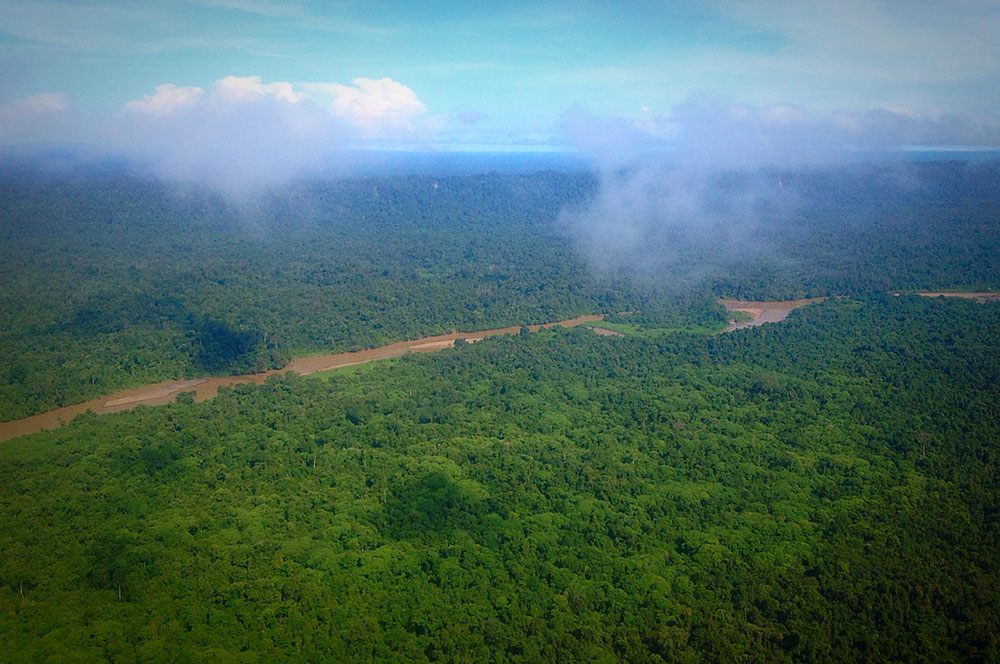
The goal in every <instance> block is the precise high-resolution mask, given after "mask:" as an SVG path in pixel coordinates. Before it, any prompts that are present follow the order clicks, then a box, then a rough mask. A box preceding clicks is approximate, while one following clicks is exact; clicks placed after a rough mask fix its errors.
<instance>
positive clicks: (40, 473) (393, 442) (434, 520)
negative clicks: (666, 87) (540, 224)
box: [0, 295, 1000, 663]
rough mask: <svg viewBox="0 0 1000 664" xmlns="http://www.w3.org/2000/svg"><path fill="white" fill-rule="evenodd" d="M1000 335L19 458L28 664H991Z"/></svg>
mask: <svg viewBox="0 0 1000 664" xmlns="http://www.w3.org/2000/svg"><path fill="white" fill-rule="evenodd" d="M998 329H1000V306H998V305H996V304H978V303H975V302H971V301H965V300H954V299H952V300H944V299H930V298H921V297H916V296H900V297H893V296H891V295H870V296H857V297H854V298H842V299H829V300H827V301H826V302H823V303H821V304H815V305H811V306H809V307H805V308H803V309H800V310H797V311H795V312H793V313H792V315H791V316H790V317H789V319H788V320H787V321H786V322H783V323H781V324H780V325H772V326H765V327H760V328H754V329H750V330H743V331H741V332H739V333H737V334H730V335H711V336H701V337H698V336H694V335H680V334H675V335H668V336H662V337H659V338H656V339H647V338H643V337H638V336H628V337H599V336H598V335H596V334H593V333H592V332H589V331H587V330H585V329H580V328H574V329H572V330H566V329H556V330H553V331H546V332H538V333H533V334H523V335H518V336H507V337H502V338H495V339H491V340H486V341H482V342H479V343H476V344H465V345H462V346H459V347H456V348H454V349H449V350H445V351H443V352H441V353H440V354H436V355H433V356H412V355H411V356H406V357H404V358H401V359H398V360H395V361H393V362H392V363H391V364H388V365H385V364H371V365H367V368H366V369H365V370H364V371H360V372H357V373H342V374H338V375H334V376H332V377H329V378H328V380H320V379H317V378H312V377H300V376H295V375H292V376H288V377H275V378H273V379H271V380H269V381H268V383H266V384H265V385H262V386H249V385H248V386H240V387H238V388H235V389H233V390H230V391H226V392H223V393H220V395H219V396H217V397H216V398H215V399H213V400H210V401H206V402H203V403H197V404H196V403H192V402H191V401H190V400H186V399H185V400H182V401H181V402H179V403H175V404H172V405H169V406H164V407H160V408H154V409H142V410H139V411H135V412H132V413H127V414H118V415H106V416H100V417H97V416H92V417H86V416H85V417H80V418H77V419H76V420H75V421H74V422H73V423H72V424H70V425H69V426H67V427H65V428H63V429H60V430H58V431H52V432H45V433H41V434H37V435H34V436H29V437H23V438H19V439H16V440H12V441H9V442H7V443H5V444H3V445H0V505H2V506H3V507H2V513H0V561H2V564H0V616H2V617H0V643H3V644H4V653H3V659H4V661H6V662H11V663H20V662H24V663H28V662H39V661H56V660H58V661H104V660H109V661H143V662H151V663H153V662H172V661H192V662H202V661H217V662H256V661H259V662H371V661H386V662H395V661H398V662H435V661H448V662H454V661H476V662H480V661H481V662H564V661H576V662H612V661H632V662H660V661H666V662H726V663H728V662H740V661H746V662H769V663H770V662H809V663H816V662H859V663H860V662H873V661H874V662H885V661H904V662H905V661H914V662H915V661H930V662H954V661H968V662H996V661H998V660H1000V643H998V640H997V634H1000V610H998V606H1000V557H998V554H997V552H998V551H1000V519H998V518H997V496H998V495H1000V475H998V469H1000V418H998V417H997V404H998V403H1000V353H998V352H997V348H996V344H997V337H996V331H997V330H998Z"/></svg>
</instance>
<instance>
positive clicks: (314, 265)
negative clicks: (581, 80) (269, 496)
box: [0, 163, 1000, 420]
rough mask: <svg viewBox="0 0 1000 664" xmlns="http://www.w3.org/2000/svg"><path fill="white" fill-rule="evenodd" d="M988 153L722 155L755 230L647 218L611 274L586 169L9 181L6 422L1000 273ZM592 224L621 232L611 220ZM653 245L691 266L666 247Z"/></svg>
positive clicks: (984, 285) (718, 196)
mask: <svg viewBox="0 0 1000 664" xmlns="http://www.w3.org/2000/svg"><path fill="white" fill-rule="evenodd" d="M998 173H1000V170H998V168H997V166H996V165H991V164H978V165H972V164H956V163H930V164H913V165H910V166H907V167H906V168H905V169H904V170H903V171H900V170H898V169H896V168H895V167H893V168H890V167H877V166H858V167H853V168H850V169H841V170H830V171H824V172H811V173H806V174H795V173H763V174H761V173H758V174H754V175H753V176H752V177H749V176H747V177H744V176H741V175H739V174H728V175H722V176H718V177H716V178H714V179H712V180H711V181H710V182H709V183H708V184H707V186H706V190H707V191H709V192H710V193H709V194H707V195H706V196H707V198H708V199H709V200H707V202H706V206H707V207H708V208H711V209H712V210H714V211H715V213H716V214H717V216H720V218H722V219H724V218H725V215H726V214H728V212H729V211H734V213H735V212H737V211H738V210H737V208H739V207H740V205H742V203H741V201H744V200H745V199H746V191H749V190H750V189H753V190H754V191H755V192H756V193H755V195H757V198H756V199H754V200H755V201H756V203H754V205H753V208H754V209H753V214H754V215H755V216H754V219H755V223H754V224H752V226H751V230H752V236H750V237H740V238H739V239H738V241H735V242H737V244H739V246H741V247H742V246H743V245H744V244H745V245H746V246H748V247H750V246H752V247H754V250H753V251H748V252H740V251H734V250H733V247H728V248H727V247H721V246H717V245H715V244H711V243H710V244H706V243H705V242H704V237H706V236H702V235H699V234H698V232H696V228H695V227H694V226H691V221H690V220H687V221H686V222H685V223H686V224H687V225H681V226H678V225H677V224H674V223H673V222H672V220H670V219H666V220H664V221H663V223H660V220H659V219H658V218H654V219H652V221H651V223H648V224H647V225H646V227H645V230H646V235H645V236H643V237H641V238H638V239H636V243H637V245H639V246H641V247H642V249H643V251H644V252H645V255H644V257H643V258H644V260H636V261H634V262H633V263H630V262H628V261H626V262H625V263H624V264H622V265H618V266H616V268H615V269H614V271H612V272H610V273H609V272H606V271H601V270H598V269H595V268H594V267H593V266H592V264H591V259H592V258H593V256H591V255H590V253H589V250H588V248H587V247H586V243H585V242H581V240H580V237H579V234H580V233H581V230H580V228H579V225H578V224H576V223H574V213H573V211H578V210H581V209H584V208H586V207H587V206H588V204H589V203H591V202H592V201H593V200H595V198H599V197H600V196H601V195H603V194H604V193H608V192H604V191H602V189H601V187H602V186H604V185H602V183H601V182H600V181H599V179H598V178H596V177H594V176H591V175H586V174H561V173H554V172H545V173H538V174H532V175H524V174H509V173H508V174H498V173H494V174H487V175H477V176H471V175H470V176H449V177H431V176H402V175H400V176H391V177H368V178H355V179H345V180H338V181H332V182H305V183H300V184H297V185H294V186H291V187H289V188H288V189H286V190H282V191H280V192H275V193H273V194H268V195H262V196H261V197H260V198H259V199H256V200H252V201H242V202H241V203H240V204H237V205H234V204H229V203H226V202H225V201H223V200H221V199H220V198H219V197H217V196H216V195H214V194H211V193H208V192H206V191H203V190H199V189H196V188H187V189H183V188H180V187H175V186H168V185H165V184H162V183H157V182H150V181H146V180H141V179H137V178H129V177H123V176H114V177H104V178H95V179H91V180H88V179H86V178H82V177H79V176H76V177H74V178H72V179H69V178H62V179H60V178H58V177H49V178H39V179H35V180H33V179H31V178H30V177H22V178H20V179H18V180H12V179H11V180H7V181H5V182H3V183H2V185H0V321H3V324H2V328H0V347H2V348H3V349H4V353H3V357H2V359H0V419H2V420H8V419H14V418H19V417H24V416H27V415H30V414H33V413H37V412H40V411H44V410H48V409H51V408H54V407H57V406H61V405H66V404H69V403H76V402H80V401H84V400H86V399H88V398H93V397H96V396H98V395H100V394H106V393H109V392H113V391H116V390H118V389H122V388H127V387H132V386H138V385H143V384H147V383H152V382H155V381H159V380H164V379H176V378H184V377H191V376H195V375H205V374H208V373H215V374H218V373H245V372H248V371H253V370H262V369H267V368H276V367H281V366H283V365H284V364H285V363H286V362H287V361H288V359H289V358H290V357H292V356H297V355H302V354H310V353H317V352H334V351H340V350H350V349H359V348H367V347H372V346H378V345H382V344H385V343H388V342H391V341H396V340H402V339H409V338H415V337H419V336H423V335H427V334H435V333H441V332H447V331H451V330H452V329H460V330H477V329H485V328H493V327H503V326H508V325H519V324H526V323H540V322H546V321H552V320H559V319H563V318H569V317H573V316H576V315H579V314H584V313H598V312H600V313H615V312H621V311H641V312H642V313H641V315H640V316H638V317H632V318H630V319H629V322H632V323H635V324H645V325H653V326H658V327H661V328H671V329H673V328H685V327H698V326H700V327H706V326H707V327H711V326H713V325H720V324H723V322H724V320H725V317H724V314H723V312H722V310H721V307H719V306H718V305H717V304H715V302H714V298H715V296H725V297H734V298H743V299H753V298H756V299H771V298H778V299H785V298H795V297H805V296H816V295H831V294H851V293H863V292H872V291H885V290H890V289H919V288H926V289H941V288H950V287H972V288H978V289H989V288H996V287H997V286H1000V265H998V261H997V259H996V257H997V256H998V255H1000V232H998V228H1000V219H998V215H1000V186H998V185H997V183H998V181H1000V177H998ZM748 178H749V179H748ZM751 182H752V184H749V183H751ZM775 192H781V193H780V196H779V195H778V194H776V193H775ZM779 200H780V201H784V203H782V205H776V204H774V201H779ZM789 201H791V202H792V203H793V204H790V205H785V203H788V202H789ZM566 210H569V211H570V214H561V213H563V212H564V211H566ZM598 222H600V223H605V222H606V223H607V224H610V228H611V230H610V236H612V237H613V236H614V234H615V228H616V227H615V224H617V223H620V222H622V220H621V219H616V218H607V219H604V218H598ZM725 236H726V233H725V229H724V228H723V229H721V230H720V231H719V233H718V237H721V238H724V237H725ZM712 237H715V236H712ZM668 249H669V252H673V253H669V252H668ZM666 255H671V256H673V255H680V256H682V259H681V261H682V262H683V263H684V265H683V267H681V266H679V265H678V264H676V263H672V262H670V261H663V260H659V261H657V260H656V257H657V256H660V257H662V256H666ZM649 257H652V259H650V260H646V259H648V258H649Z"/></svg>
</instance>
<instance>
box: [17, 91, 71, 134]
mask: <svg viewBox="0 0 1000 664" xmlns="http://www.w3.org/2000/svg"><path fill="white" fill-rule="evenodd" d="M68 105H69V102H68V98H67V96H66V95H65V94H64V93H62V92H43V93H41V94H36V95H32V96H30V97H23V98H21V99H12V100H10V101H8V102H6V103H4V104H0V140H2V141H3V142H6V143H31V142H35V141H48V140H57V139H60V138H64V137H65V136H64V135H65V134H66V131H67V130H68V123H69V118H67V113H66V111H67V109H68Z"/></svg>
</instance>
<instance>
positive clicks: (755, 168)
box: [559, 99, 1000, 283]
mask: <svg viewBox="0 0 1000 664" xmlns="http://www.w3.org/2000/svg"><path fill="white" fill-rule="evenodd" d="M559 126H560V129H561V132H562V135H563V136H564V137H565V140H566V142H567V143H568V144H570V145H572V146H574V147H575V148H576V149H578V150H580V151H581V152H582V153H583V154H585V155H586V156H587V157H588V159H589V160H590V162H591V164H592V165H593V167H594V170H595V172H596V173H597V177H598V178H599V188H598V190H597V193H596V194H595V196H594V197H593V199H592V200H590V201H589V202H588V204H587V205H585V206H584V207H582V208H578V209H573V210H565V211H564V212H563V219H562V220H563V223H564V225H565V226H566V227H567V228H569V229H570V231H571V232H572V234H573V236H574V237H575V239H576V240H577V242H578V245H579V246H580V248H581V249H582V251H583V252H584V253H585V254H586V255H587V256H588V257H589V258H590V259H591V261H592V262H593V263H594V264H595V265H596V266H598V267H599V268H601V269H604V270H609V271H624V272H631V273H638V274H654V275H656V276H657V277H662V278H666V279H671V280H674V281H675V282H679V283H687V282H690V281H691V280H694V279H700V278H701V277H702V276H704V275H705V274H707V273H708V272H710V271H712V270H714V269H717V268H725V267H727V266H732V265H733V264H736V263H739V262H741V261H753V260H759V259H762V258H769V259H780V258H781V257H780V256H778V255H776V253H775V252H776V251H777V250H776V248H775V247H774V246H773V244H772V243H771V242H769V241H767V240H765V239H764V238H766V237H768V236H769V235H770V234H771V233H770V231H771V230H772V229H770V228H769V225H772V224H775V223H779V222H780V220H781V219H782V218H787V216H788V215H790V214H792V213H794V212H795V211H796V210H797V209H798V207H799V205H800V203H801V200H800V198H799V197H798V195H797V193H796V192H795V191H793V190H792V188H791V187H786V186H785V183H784V182H783V181H782V178H781V173H783V172H787V171H789V170H803V169H805V170H809V169H816V168H821V167H829V166H833V165H837V164H847V163H852V162H859V161H870V160H873V159H876V160H880V161H884V160H890V159H898V158H899V157H900V156H902V155H903V154H904V151H905V149H907V148H908V147H909V146H921V145H924V146H928V145H938V146H943V145H948V146H955V145H966V146H969V145H975V146H982V145H985V146H996V147H1000V122H998V121H996V120H990V119H982V118H979V119H974V118H970V117H964V116H946V117H938V118H929V117H921V116H919V115H917V114H915V113H911V112H909V111H907V110H905V109H874V110H869V111H865V112H831V113H814V112H810V111H808V110H806V109H804V108H802V107H799V106H794V105H774V106H753V105H749V104H740V103H728V102H720V101H717V100H709V99H697V100H692V101H689V102H687V103H685V104H683V105H680V106H678V107H676V108H674V109H673V110H672V111H671V113H669V114H667V115H654V114H651V113H649V112H646V111H644V112H643V113H642V114H641V115H639V116H637V117H633V118H623V117H614V116H611V117H608V116H603V117H602V116H596V115H593V114H591V113H589V112H587V111H585V110H583V109H579V108H576V109H572V110H570V111H568V112H567V113H565V114H564V115H563V117H562V118H561V119H560V123H559Z"/></svg>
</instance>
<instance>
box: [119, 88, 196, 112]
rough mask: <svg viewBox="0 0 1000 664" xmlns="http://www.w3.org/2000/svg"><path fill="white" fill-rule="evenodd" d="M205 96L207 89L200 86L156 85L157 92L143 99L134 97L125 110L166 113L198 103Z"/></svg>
mask: <svg viewBox="0 0 1000 664" xmlns="http://www.w3.org/2000/svg"><path fill="white" fill-rule="evenodd" d="M204 96H205V91H204V90H202V89H201V88H198V87H193V86H188V87H179V86H176V85H174V84H173V83H164V84H163V85H157V86H156V92H154V93H153V94H151V95H146V96H145V97H143V98H142V99H132V100H131V101H129V102H127V103H126V104H125V110H127V111H132V112H134V113H151V114H153V115H164V114H166V113H172V112H173V111H176V110H177V109H179V108H183V107H185V106H190V105H192V104H195V103H197V102H198V101H200V100H201V99H202V98H204Z"/></svg>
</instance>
